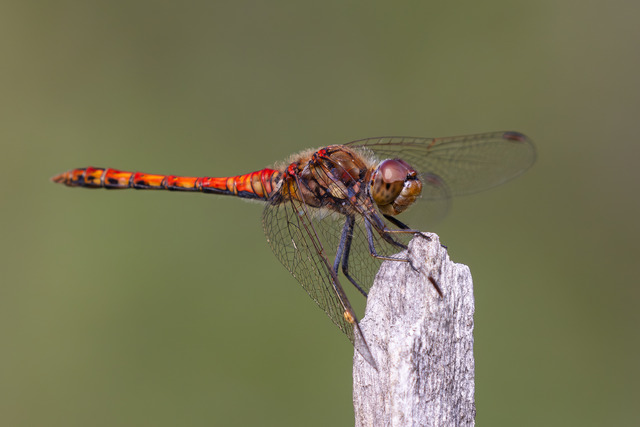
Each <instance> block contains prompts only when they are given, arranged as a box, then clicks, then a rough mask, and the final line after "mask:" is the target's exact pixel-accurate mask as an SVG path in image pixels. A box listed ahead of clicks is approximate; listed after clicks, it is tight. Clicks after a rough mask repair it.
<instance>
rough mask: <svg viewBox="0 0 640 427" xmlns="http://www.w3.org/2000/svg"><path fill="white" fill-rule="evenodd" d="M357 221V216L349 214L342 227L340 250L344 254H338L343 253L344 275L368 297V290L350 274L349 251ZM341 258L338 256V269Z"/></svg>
mask: <svg viewBox="0 0 640 427" xmlns="http://www.w3.org/2000/svg"><path fill="white" fill-rule="evenodd" d="M354 223H355V217H354V216H353V215H349V216H347V221H346V222H345V224H344V228H343V229H342V237H341V238H340V247H339V250H342V254H338V256H340V255H342V273H343V274H344V277H346V278H347V279H349V281H350V282H351V284H353V286H355V287H356V289H357V290H359V291H360V293H361V294H362V295H364V297H365V298H366V297H367V292H366V291H365V290H364V289H362V287H361V286H360V285H359V284H358V282H356V281H355V279H354V278H353V277H351V276H350V275H349V253H350V252H351V242H352V241H353V225H354ZM338 261H339V258H336V264H335V265H336V267H335V268H336V271H338V267H337V262H338Z"/></svg>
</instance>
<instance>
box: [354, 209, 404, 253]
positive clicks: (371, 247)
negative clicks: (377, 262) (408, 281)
mask: <svg viewBox="0 0 640 427" xmlns="http://www.w3.org/2000/svg"><path fill="white" fill-rule="evenodd" d="M364 228H365V230H367V241H368V242H369V253H370V254H371V256H372V257H374V258H377V259H381V260H383V261H404V262H408V261H409V260H408V259H407V258H394V257H389V256H384V255H379V254H378V252H377V251H376V245H375V243H374V242H373V230H372V227H371V221H369V218H365V219H364ZM380 237H382V238H383V239H384V240H386V241H387V242H389V243H391V244H392V245H395V246H397V247H399V248H402V249H407V246H406V245H403V244H402V243H400V242H398V241H397V240H395V239H394V238H393V237H391V236H390V235H389V234H388V233H386V230H383V231H382V232H381V233H380Z"/></svg>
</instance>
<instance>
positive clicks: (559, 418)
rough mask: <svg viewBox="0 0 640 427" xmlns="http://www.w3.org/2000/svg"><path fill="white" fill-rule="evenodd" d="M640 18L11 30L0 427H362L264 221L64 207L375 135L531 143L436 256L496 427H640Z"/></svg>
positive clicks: (454, 219)
mask: <svg viewBox="0 0 640 427" xmlns="http://www.w3.org/2000/svg"><path fill="white" fill-rule="evenodd" d="M639 13H640V3H638V2H629V1H617V0H613V1H608V2H604V1H590V0H586V1H570V0H554V1H537V2H532V1H499V0H489V1H484V2H478V1H457V2H436V1H420V2H393V3H392V2H344V1H323V2H300V1H289V2H287V1H271V2H247V1H227V2H219V1H216V2H210V1H200V2H182V3H178V2H169V1H163V2H144V1H133V2H132V1H127V2H125V1H111V2H80V1H58V2H44V1H41V2H29V1H26V2H24V1H22V2H19V1H15V0H14V1H4V2H2V3H1V4H0V52H1V55H2V57H1V66H0V90H1V92H0V93H1V98H0V144H2V153H1V154H0V166H1V168H0V173H1V174H2V176H1V179H0V182H2V184H1V186H0V200H1V211H0V212H1V215H2V217H1V221H0V233H1V234H0V236H1V240H2V245H1V246H0V251H1V252H0V268H1V271H2V276H1V277H2V284H1V286H0V339H1V342H2V351H1V352H0V425H3V426H57V425H60V426H140V425H153V426H161V425H166V426H176V425H185V426H204V425H274V426H275V425H277V426H281V425H307V426H327V425H351V424H352V423H353V408H352V403H351V387H352V383H351V358H352V353H353V348H352V346H351V345H350V344H349V342H348V341H347V340H346V339H345V337H344V336H343V335H342V334H340V333H339V331H338V330H337V329H336V328H335V327H334V326H333V325H332V324H331V322H330V321H329V320H328V319H327V318H326V316H325V315H324V314H323V313H322V312H321V311H320V310H318V309H317V308H316V307H315V306H314V304H313V303H312V302H311V301H310V300H309V298H308V296H307V295H306V294H305V293H304V292H303V290H302V289H301V288H300V286H299V285H298V284H297V282H296V281H295V280H294V279H293V278H292V277H291V276H290V275H289V273H288V272H287V271H286V270H285V269H284V268H283V267H282V266H281V265H280V264H279V263H278V261H277V260H276V258H275V257H274V255H273V254H272V253H271V251H270V250H269V248H268V245H267V244H266V241H265V239H264V236H263V233H262V228H261V222H260V221H261V206H260V205H258V204H251V203H245V202H242V201H240V200H234V199H232V198H223V197H213V196H204V195H199V194H177V193H166V192H135V191H123V192H106V191H89V190H80V189H69V188H65V187H63V186H56V185H53V184H52V183H50V182H49V181H48V180H49V177H50V176H52V175H54V174H56V173H59V172H63V171H65V170H67V169H70V168H74V167H82V166H88V165H94V166H107V167H114V168H121V169H125V170H141V171H146V172H156V173H174V174H184V175H209V176H211V175H214V176H216V175H228V174H238V173H243V172H248V171H252V170H256V169H259V168H262V167H264V166H268V165H270V164H272V163H273V162H275V161H279V160H283V159H286V158H287V156H288V155H289V154H291V153H294V152H296V151H298V150H301V149H305V148H310V147H319V146H323V145H327V144H334V143H341V142H346V141H349V140H353V139H358V138H364V137H370V136H380V135H397V134H400V135H415V136H447V135H458V134H465V133H476V132H484V131H494V130H512V129H513V130H519V131H521V132H524V133H526V134H528V135H529V136H530V137H531V138H532V139H533V140H534V141H535V142H536V145H537V148H538V152H539V158H538V162H537V163H536V165H535V166H534V168H533V169H531V170H530V171H529V172H527V173H526V174H525V175H523V176H522V177H521V178H519V179H517V180H516V181H514V182H511V183H509V184H508V185H505V186H503V187H500V188H499V189H495V190H492V191H489V192H486V193H483V194H480V195H475V196H470V197H466V198H461V199H457V200H456V202H455V203H454V206H453V211H452V213H451V214H450V215H449V217H448V218H447V219H446V220H445V221H444V222H443V223H441V224H438V225H437V226H436V227H434V229H433V230H431V231H436V232H438V233H439V234H440V236H441V239H442V241H443V242H445V243H446V244H447V245H448V247H449V251H450V254H451V257H452V258H453V259H454V260H455V261H456V262H461V263H464V264H467V265H469V266H470V267H471V271H472V273H473V276H474V283H475V295H476V323H475V340H476V341H475V355H476V368H477V372H476V386H477V387H476V401H477V409H478V415H477V422H478V424H479V425H491V426H513V425H519V426H540V425H545V426H549V425H553V426H565V425H580V426H602V425H615V426H632V425H634V426H635V425H639V424H640V416H639V415H638V408H637V405H638V402H639V401H640V393H639V392H638V390H639V389H638V382H639V381H640V368H639V364H638V351H639V350H640V345H639V340H638V337H639V335H640V333H639V331H638V326H639V325H640V322H639V320H640V315H639V314H638V309H637V306H638V297H639V296H640V288H639V287H638V284H639V283H638V282H639V280H638V259H637V258H638V255H639V253H640V251H639V249H640V245H639V239H640V232H639V227H638V218H639V217H640V202H639V200H638V193H639V192H638V188H639V186H638V183H639V178H640V177H639V173H638V167H637V165H636V163H637V156H638V154H639V151H640V150H639V149H638V147H639V145H638V141H637V135H638V131H637V128H638V121H639V118H640V114H639V113H640V93H639V90H638V81H639V76H640V26H639V25H638V23H637V21H638V19H637V18H638V16H639Z"/></svg>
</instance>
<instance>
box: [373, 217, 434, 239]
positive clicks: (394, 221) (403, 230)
mask: <svg viewBox="0 0 640 427" xmlns="http://www.w3.org/2000/svg"><path fill="white" fill-rule="evenodd" d="M383 216H384V217H385V218H386V219H387V221H389V222H390V223H392V224H393V225H395V226H396V227H398V228H399V230H390V229H388V228H385V229H384V232H385V233H412V234H418V235H420V237H423V238H425V239H427V240H431V238H430V237H429V236H427V235H426V234H424V233H423V232H422V231H420V230H414V229H412V228H409V226H408V225H407V224H405V223H404V222H402V221H400V220H399V219H397V218H395V217H392V216H391V215H383Z"/></svg>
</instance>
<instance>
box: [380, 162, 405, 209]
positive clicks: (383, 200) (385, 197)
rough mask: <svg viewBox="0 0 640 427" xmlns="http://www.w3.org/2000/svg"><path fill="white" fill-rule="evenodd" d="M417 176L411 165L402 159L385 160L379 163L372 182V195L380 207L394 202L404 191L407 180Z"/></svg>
mask: <svg viewBox="0 0 640 427" xmlns="http://www.w3.org/2000/svg"><path fill="white" fill-rule="evenodd" d="M415 176H416V171H414V170H413V169H412V168H411V166H409V165H408V164H407V163H406V162H405V161H403V160H400V159H393V160H384V161H383V162H381V163H380V164H379V165H378V169H377V170H376V172H375V175H374V178H373V180H372V182H371V195H372V196H373V200H374V201H375V202H376V204H377V205H378V206H379V207H382V206H385V205H389V204H391V203H393V202H394V201H395V200H396V198H397V197H398V196H399V195H400V193H401V192H402V189H403V188H404V183H405V181H407V180H409V179H412V177H415Z"/></svg>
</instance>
